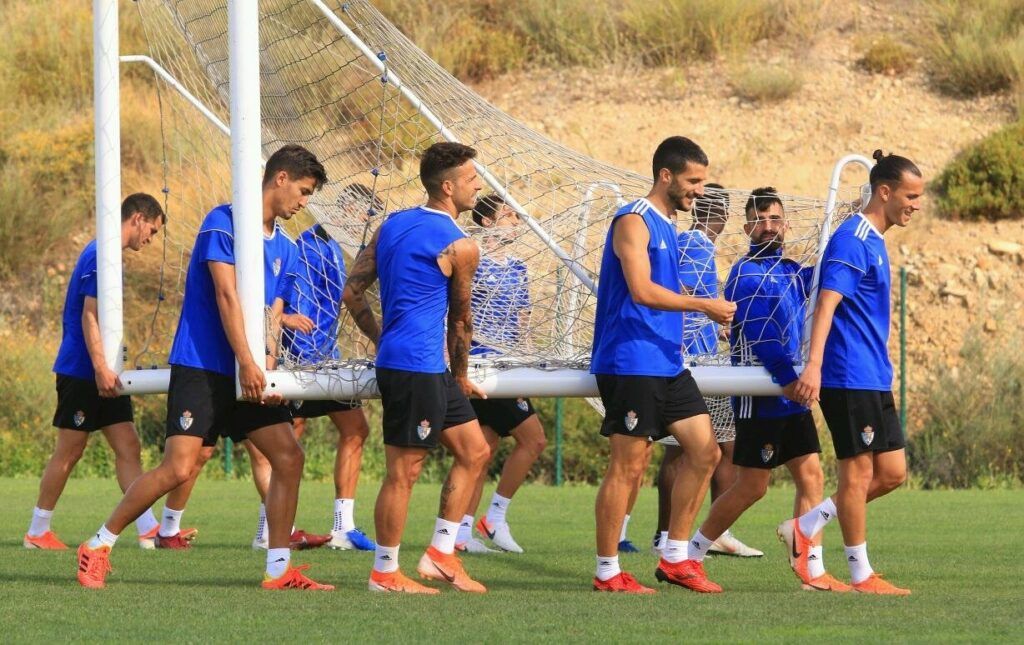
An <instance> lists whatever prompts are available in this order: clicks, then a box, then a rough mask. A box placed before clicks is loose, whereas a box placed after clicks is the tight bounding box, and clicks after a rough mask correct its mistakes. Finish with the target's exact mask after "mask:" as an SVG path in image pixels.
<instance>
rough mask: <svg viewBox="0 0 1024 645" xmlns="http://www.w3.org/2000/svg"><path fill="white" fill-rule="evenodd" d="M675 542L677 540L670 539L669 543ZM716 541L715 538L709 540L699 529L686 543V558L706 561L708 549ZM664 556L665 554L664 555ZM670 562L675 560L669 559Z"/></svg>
mask: <svg viewBox="0 0 1024 645" xmlns="http://www.w3.org/2000/svg"><path fill="white" fill-rule="evenodd" d="M673 542H675V540H669V541H668V543H669V544H672V543H673ZM714 542H715V541H714V540H709V539H708V538H706V537H704V534H703V533H701V532H700V531H699V530H698V531H697V532H696V533H694V534H693V537H692V538H690V541H689V542H686V543H685V544H684V549H685V553H686V559H687V560H696V561H697V562H704V556H706V555H707V554H708V549H710V548H711V545H712V544H713V543H714ZM662 557H665V556H664V555H662ZM666 559H667V558H666ZM669 562H674V561H673V560H669ZM675 562H678V560H675Z"/></svg>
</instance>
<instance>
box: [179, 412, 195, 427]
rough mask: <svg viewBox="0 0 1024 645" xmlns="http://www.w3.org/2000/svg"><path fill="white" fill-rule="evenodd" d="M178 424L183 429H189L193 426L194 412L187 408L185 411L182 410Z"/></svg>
mask: <svg viewBox="0 0 1024 645" xmlns="http://www.w3.org/2000/svg"><path fill="white" fill-rule="evenodd" d="M178 425H179V426H181V429H182V430H188V429H189V428H191V427H192V413H191V412H189V411H188V410H185V411H184V412H182V413H181V416H180V417H178Z"/></svg>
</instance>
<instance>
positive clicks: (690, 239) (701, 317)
mask: <svg viewBox="0 0 1024 645" xmlns="http://www.w3.org/2000/svg"><path fill="white" fill-rule="evenodd" d="M678 239H679V282H681V283H682V285H683V286H684V287H686V289H687V291H689V293H690V295H693V296H696V297H698V298H717V297H718V268H717V267H716V266H715V243H714V242H712V241H711V239H710V238H709V237H708V236H707V235H706V234H705V233H704V232H703V231H698V230H696V229H691V230H688V231H682V232H680V233H679V238H678ZM683 352H684V353H685V354H686V355H687V356H697V355H700V354H717V353H718V325H717V324H716V323H715V322H714V321H712V320H711V319H710V318H708V315H707V314H705V313H701V312H698V311H684V312H683Z"/></svg>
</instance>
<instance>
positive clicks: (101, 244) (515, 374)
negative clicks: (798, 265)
mask: <svg viewBox="0 0 1024 645" xmlns="http://www.w3.org/2000/svg"><path fill="white" fill-rule="evenodd" d="M308 1H309V3H310V4H311V5H312V6H313V7H315V8H316V9H317V10H318V11H319V12H321V13H322V14H323V15H324V17H325V18H326V20H327V21H328V22H329V23H330V24H331V25H333V26H334V27H335V28H336V29H338V31H339V32H340V33H342V34H343V35H344V36H345V38H346V39H348V40H349V41H350V42H351V43H352V44H353V45H354V46H355V47H356V48H358V49H359V51H360V52H362V54H363V56H364V57H365V58H366V60H367V61H368V62H370V63H372V64H373V65H374V66H376V67H377V69H378V70H379V71H380V73H381V81H382V82H385V83H389V84H391V85H392V86H393V87H394V88H395V89H397V90H398V91H400V92H401V94H402V96H403V97H404V98H405V99H406V100H407V102H408V103H409V105H410V106H411V107H412V108H413V109H415V110H416V111H417V112H418V113H419V114H420V115H421V116H422V117H423V118H425V119H426V120H427V121H429V122H430V123H431V124H432V125H433V126H434V127H436V128H437V129H438V133H439V134H440V136H442V137H443V138H445V139H447V140H450V141H454V140H456V137H455V135H454V134H453V133H452V132H451V131H450V130H449V129H448V128H447V127H446V125H445V124H444V123H443V122H442V121H441V119H440V118H439V117H438V116H437V115H436V114H434V113H433V112H432V111H431V109H430V106H428V105H426V104H425V103H424V102H423V101H422V100H421V99H420V98H419V97H418V96H417V95H416V94H415V92H414V91H413V90H411V89H410V88H408V87H407V86H406V85H405V84H404V83H402V80H401V79H400V78H399V77H398V76H397V75H396V74H395V73H394V72H393V71H392V70H390V69H389V68H388V66H387V64H386V56H385V55H384V54H383V53H382V52H374V51H373V50H372V49H371V48H370V47H369V46H368V45H367V44H366V43H364V42H363V41H362V40H361V39H360V38H359V37H358V35H357V34H356V33H355V32H354V31H352V30H351V29H350V28H349V27H348V26H347V25H346V24H345V23H344V21H342V20H341V19H340V18H339V17H338V16H337V15H335V13H334V12H333V11H331V10H330V9H329V8H328V7H327V5H325V4H324V3H323V2H322V1H321V0H308ZM227 7H228V42H229V74H230V79H229V80H230V102H229V104H230V126H228V125H225V124H224V123H223V122H221V121H220V120H219V119H218V118H217V117H216V115H215V114H214V113H213V111H211V110H209V109H208V108H207V107H206V106H204V105H203V104H202V103H201V102H200V101H199V100H198V99H196V98H195V97H194V96H192V95H191V94H189V92H188V90H187V89H185V87H184V86H183V85H181V84H180V83H178V82H177V81H176V80H175V79H174V78H173V77H172V76H171V75H170V74H169V73H168V72H167V71H166V70H163V69H162V68H161V67H160V66H159V65H158V64H157V63H156V62H155V61H153V60H152V59H150V58H149V57H148V56H138V55H128V56H121V55H120V51H119V38H118V20H119V18H118V1H117V0H93V21H94V25H93V33H94V38H93V46H94V60H93V72H94V79H93V82H94V107H95V159H96V166H95V173H96V174H95V184H96V237H97V272H98V287H99V289H98V313H99V323H100V331H101V337H102V341H103V351H104V357H105V359H106V361H107V364H108V365H109V366H110V367H111V369H113V370H114V371H115V372H116V373H118V374H120V377H121V382H122V383H123V385H124V387H125V393H127V394H151V393H160V392H166V391H167V387H168V381H169V369H166V368H155V369H125V360H126V346H125V343H124V341H125V337H124V333H125V332H124V309H123V307H124V299H123V295H124V292H123V269H122V253H121V236H120V202H121V198H122V195H121V150H120V134H121V124H120V81H119V77H120V71H119V68H120V64H121V62H125V63H133V62H138V63H145V64H147V65H149V66H150V67H151V68H152V69H153V71H154V72H155V73H156V74H157V75H158V76H160V77H161V78H162V79H163V80H164V81H165V82H167V84H168V85H169V86H170V87H172V88H173V89H175V90H176V91H178V92H179V93H181V94H182V96H184V97H185V99H186V100H188V101H189V102H190V103H192V104H193V105H194V106H195V107H196V109H197V110H198V111H199V113H200V114H202V115H203V116H204V117H205V118H207V119H209V120H210V121H211V122H212V123H213V124H214V125H215V126H216V127H217V128H218V129H219V130H220V131H221V132H223V133H224V134H225V136H229V137H230V139H231V193H232V205H233V209H232V211H233V218H234V244H235V261H236V265H235V268H236V272H235V274H236V282H237V289H238V293H239V299H240V302H241V308H242V314H243V321H244V326H245V332H246V339H247V342H248V345H249V349H250V352H251V353H252V355H253V356H254V357H257V358H258V357H260V356H263V355H264V353H265V349H264V348H265V347H266V337H265V333H266V331H265V324H264V322H265V321H264V316H265V309H264V304H263V303H264V297H263V296H264V294H263V289H264V285H263V277H262V273H263V237H262V225H261V222H262V216H261V215H262V188H261V165H262V147H261V142H262V134H263V132H262V125H261V112H260V101H259V100H258V97H259V96H260V85H259V84H260V68H259V65H260V63H259V61H260V56H259V52H260V49H259V3H258V2H257V1H253V0H244V1H240V0H229V1H228V2H227ZM253 97H257V100H253ZM475 163H476V164H477V169H478V171H479V172H480V175H481V177H482V178H483V179H484V181H485V182H486V183H487V184H488V185H489V186H490V187H491V188H492V189H493V190H494V191H495V192H496V193H497V194H499V195H500V196H502V197H503V198H504V199H505V201H506V203H507V204H508V205H509V206H510V207H511V208H513V209H514V210H515V211H517V212H518V213H519V215H520V217H521V218H522V220H523V221H524V223H525V224H526V225H527V226H528V227H529V229H530V230H531V231H532V232H533V233H534V234H535V235H536V236H537V237H538V238H540V240H541V241H542V242H543V243H544V245H545V246H546V247H547V248H548V249H549V250H550V252H551V253H553V254H554V255H555V256H557V257H558V259H559V260H560V261H561V262H562V263H563V264H564V265H565V267H566V268H567V269H568V271H569V273H570V274H571V276H572V277H571V278H569V281H570V282H572V284H571V285H569V286H567V288H570V289H574V290H581V289H582V290H589V291H591V292H595V291H596V283H595V279H594V277H593V276H592V275H590V273H589V272H588V271H587V270H586V269H585V268H584V267H583V266H582V265H581V264H579V263H578V262H577V261H576V260H575V259H574V257H573V256H571V255H570V254H569V253H567V252H566V251H565V250H564V249H563V248H562V247H561V246H559V244H558V243H557V242H556V241H555V240H554V239H553V238H552V237H551V236H550V235H549V234H548V233H547V232H546V231H545V230H544V228H543V226H542V225H541V224H540V223H539V222H538V221H537V220H536V219H535V218H533V217H531V215H530V214H529V213H528V212H527V210H526V209H525V208H524V207H523V206H522V205H521V204H520V203H519V202H518V201H516V199H515V197H514V195H511V194H509V193H508V191H507V190H506V188H505V186H503V185H502V183H501V182H500V181H499V180H498V179H497V178H496V177H495V176H494V175H493V174H492V173H491V172H490V171H489V170H488V169H487V168H486V167H485V166H484V165H483V164H481V163H478V162H475ZM850 164H857V165H861V166H863V167H865V168H867V169H870V168H871V166H872V164H871V162H870V160H868V159H867V158H866V157H864V156H862V155H848V156H846V157H843V158H842V159H840V160H839V161H838V162H837V163H836V165H835V167H834V170H833V173H832V179H831V182H830V185H829V192H828V198H827V201H826V207H825V213H824V221H823V225H822V230H821V237H820V240H819V247H818V253H819V259H820V254H821V253H822V252H823V251H824V248H825V244H826V242H827V240H828V237H829V234H830V231H831V221H832V216H833V213H834V210H835V206H836V203H837V199H838V193H839V187H840V181H841V175H842V171H843V169H844V168H846V167H847V166H848V165H850ZM593 188H594V189H598V188H602V189H606V190H611V191H613V192H616V191H617V187H615V186H594V187H593ZM619 199H620V200H621V195H619ZM586 213H587V211H586V208H584V209H582V215H581V217H587V214H586ZM817 281H818V269H817V267H816V268H815V273H814V284H815V286H816V285H817ZM815 299H816V289H815V290H814V293H813V294H812V296H811V301H810V306H809V309H808V316H809V315H810V312H811V311H813V306H814V303H815ZM806 327H807V329H809V325H807V326H806ZM805 341H806V339H805ZM692 370H693V374H694V377H695V379H696V380H697V382H698V384H699V385H700V387H701V390H702V392H703V393H704V394H706V395H729V394H736V395H739V394H746V395H773V394H778V393H780V389H779V387H778V385H776V384H774V383H772V381H771V378H770V377H769V375H768V373H767V372H766V371H765V370H764V369H763V368H761V367H743V366H697V367H694V368H692ZM266 376H267V383H268V386H267V388H268V392H275V393H278V394H281V395H283V396H284V397H286V398H292V399H352V398H373V397H376V396H378V395H379V394H378V392H377V388H376V382H375V378H374V372H373V370H372V368H365V369H364V368H359V369H350V368H323V369H321V370H319V371H303V372H297V371H293V370H270V371H267V372H266ZM470 377H471V378H472V379H473V380H474V381H476V382H477V383H478V384H480V385H481V386H482V388H483V389H484V390H485V391H486V392H487V393H488V394H489V395H490V396H496V397H510V396H569V397H592V396H596V395H597V385H596V382H595V380H594V378H593V376H592V375H590V374H589V373H588V372H587V371H586V370H585V369H566V368H558V369H543V368H532V367H512V368H503V367H502V366H501V365H500V364H499V363H490V362H487V361H474V362H473V363H472V364H471V368H470ZM236 387H237V385H236ZM238 391H239V393H240V390H238Z"/></svg>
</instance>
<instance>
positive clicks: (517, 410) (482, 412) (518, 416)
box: [469, 397, 537, 437]
mask: <svg viewBox="0 0 1024 645" xmlns="http://www.w3.org/2000/svg"><path fill="white" fill-rule="evenodd" d="M469 403H470V405H472V406H473V412H476V418H478V419H480V425H482V426H488V427H489V428H490V429H491V430H494V433H495V434H496V435H498V436H499V437H508V436H511V435H512V431H513V430H515V429H516V428H518V427H519V424H521V423H522V422H523V421H526V420H527V419H529V418H530V417H532V416H533V415H535V414H536V413H537V412H536V410H534V409H533V403H532V402H531V401H530V399H526V398H523V397H519V398H518V399H471V400H470V401H469Z"/></svg>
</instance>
